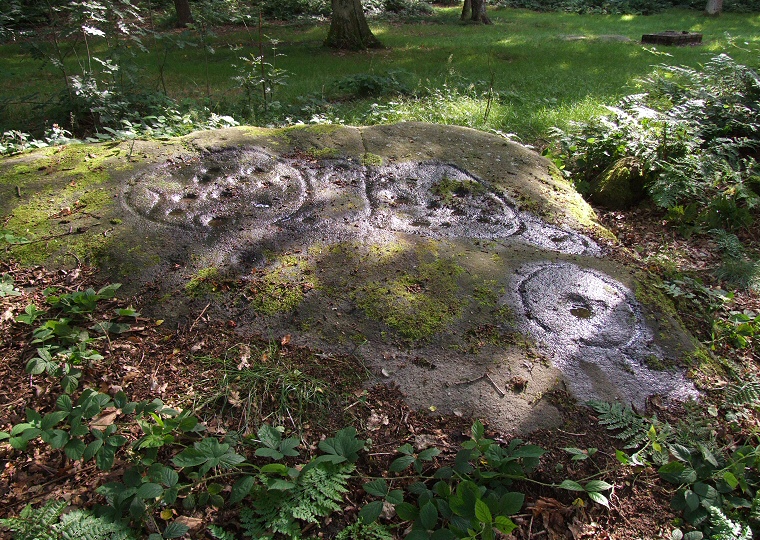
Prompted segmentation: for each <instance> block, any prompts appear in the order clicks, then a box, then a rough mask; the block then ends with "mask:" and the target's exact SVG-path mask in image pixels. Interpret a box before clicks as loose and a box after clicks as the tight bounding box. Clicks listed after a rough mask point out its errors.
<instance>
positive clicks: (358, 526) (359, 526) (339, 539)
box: [335, 521, 394, 540]
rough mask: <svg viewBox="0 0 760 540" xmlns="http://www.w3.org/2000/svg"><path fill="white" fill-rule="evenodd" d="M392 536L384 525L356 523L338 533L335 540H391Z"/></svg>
mask: <svg viewBox="0 0 760 540" xmlns="http://www.w3.org/2000/svg"><path fill="white" fill-rule="evenodd" d="M393 539H394V536H393V534H392V533H391V531H390V530H389V529H388V527H386V526H385V525H382V524H380V523H378V522H376V521H375V522H373V523H370V524H369V525H366V524H364V523H363V522H362V521H357V522H356V523H353V524H351V525H349V526H348V527H346V528H345V529H343V530H342V531H340V532H339V533H338V534H337V535H336V536H335V540H393Z"/></svg>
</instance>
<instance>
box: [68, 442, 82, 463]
mask: <svg viewBox="0 0 760 540" xmlns="http://www.w3.org/2000/svg"><path fill="white" fill-rule="evenodd" d="M63 451H64V453H65V454H66V457H68V458H69V459H71V460H73V461H78V460H80V459H82V457H83V456H84V451H85V444H84V441H82V440H80V439H72V440H70V441H69V442H67V443H66V446H64V447H63Z"/></svg>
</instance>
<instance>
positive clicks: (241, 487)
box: [229, 476, 256, 504]
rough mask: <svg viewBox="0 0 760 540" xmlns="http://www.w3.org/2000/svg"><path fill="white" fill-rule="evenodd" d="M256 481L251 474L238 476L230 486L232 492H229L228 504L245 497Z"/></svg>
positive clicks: (237, 501)
mask: <svg viewBox="0 0 760 540" xmlns="http://www.w3.org/2000/svg"><path fill="white" fill-rule="evenodd" d="M255 482H256V480H255V478H254V477H253V476H242V477H240V478H238V480H237V482H235V483H234V484H233V486H232V492H231V493H230V499H229V503H230V504H236V503H239V502H240V501H242V500H243V499H245V498H246V497H247V496H248V494H249V493H250V492H251V488H253V484H254V483H255Z"/></svg>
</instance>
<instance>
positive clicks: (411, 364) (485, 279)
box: [0, 123, 694, 432]
mask: <svg viewBox="0 0 760 540" xmlns="http://www.w3.org/2000/svg"><path fill="white" fill-rule="evenodd" d="M88 152H91V153H92V155H96V154H98V153H102V154H104V156H105V157H103V158H102V160H100V161H98V165H97V169H96V170H97V171H98V174H101V176H102V178H101V176H98V178H100V179H99V180H98V181H97V182H95V181H94V180H93V183H94V184H96V187H94V188H87V189H97V190H101V191H102V193H101V192H100V191H99V192H98V193H101V195H103V194H104V195H105V196H100V197H99V198H98V199H97V200H98V201H100V204H101V206H100V207H98V208H97V209H95V206H94V203H93V204H91V205H90V206H87V205H84V206H83V205H82V203H81V200H83V199H85V196H86V195H87V194H88V193H90V192H85V191H84V188H82V189H81V190H80V188H78V187H76V186H77V184H76V183H75V184H74V187H71V184H65V185H68V186H69V187H67V188H64V187H61V186H63V185H64V183H62V182H61V181H60V178H61V177H62V175H63V176H64V177H65V174H66V173H64V172H62V170H61V169H56V170H53V169H54V168H55V163H56V162H55V161H54V160H55V153H53V152H51V151H47V152H39V153H37V154H32V155H27V156H23V157H20V158H13V159H7V160H3V161H2V162H0V171H5V173H6V174H7V178H12V179H13V180H9V181H8V182H6V183H2V182H0V190H2V191H0V195H2V196H3V197H8V196H10V198H6V199H4V203H3V206H2V210H3V211H4V212H6V213H7V216H8V219H7V220H6V222H7V223H8V224H10V226H11V227H12V228H14V229H17V231H16V232H19V233H23V232H24V230H23V228H24V227H25V226H26V227H27V234H29V235H31V236H33V237H34V236H35V235H37V236H39V237H42V236H43V235H49V236H50V238H48V239H47V240H46V243H44V249H43V250H41V249H40V246H41V245H43V244H42V242H37V243H35V244H34V245H35V246H37V247H35V248H32V247H21V248H18V249H16V250H15V255H16V256H18V257H20V258H22V259H23V258H24V257H26V259H27V260H28V261H31V260H33V259H34V257H38V258H39V257H47V258H48V259H49V260H53V261H55V260H57V261H59V262H60V261H64V262H65V261H66V254H67V253H76V254H78V256H79V257H80V258H83V259H87V260H91V261H93V262H95V263H97V264H98V265H99V266H100V268H101V269H102V270H103V272H104V275H105V276H108V277H109V278H110V279H111V280H112V281H120V282H123V283H124V289H125V290H126V291H128V292H131V293H135V292H140V293H141V295H142V298H143V299H144V302H145V303H146V305H145V307H144V309H142V308H141V310H142V311H144V312H146V313H151V314H152V315H154V316H156V317H160V318H164V319H167V320H168V321H170V322H169V323H167V324H176V325H180V326H181V325H188V324H190V323H191V322H192V321H193V320H195V318H196V317H197V314H198V312H199V311H200V310H201V309H202V308H204V307H206V306H207V313H208V314H209V315H210V316H212V317H216V318H219V319H221V320H234V321H235V322H236V323H237V328H238V331H239V332H240V335H241V339H245V336H248V335H252V334H258V335H261V336H264V337H274V338H277V337H281V336H284V335H291V340H292V342H294V343H297V344H302V345H307V346H310V347H312V348H315V349H318V350H320V351H321V353H320V354H322V358H323V359H324V364H325V367H326V369H330V361H329V358H330V357H331V355H338V354H353V355H356V356H360V357H361V358H363V359H364V360H365V361H366V363H367V365H368V366H369V367H370V368H371V370H372V373H373V374H374V377H375V379H374V380H375V381H382V382H386V383H388V382H393V383H395V384H397V385H398V386H399V388H400V389H401V391H402V392H403V393H404V394H405V396H406V397H407V400H408V401H409V402H410V404H412V405H413V406H415V407H419V408H423V409H430V408H432V409H435V410H437V411H439V412H443V413H456V414H463V415H472V416H476V417H481V418H484V419H486V420H488V421H489V422H490V423H491V424H492V425H494V426H496V427H499V428H501V429H503V430H506V431H510V430H515V431H522V432H525V431H529V430H532V429H536V428H540V427H549V426H553V425H557V424H559V423H560V422H561V417H560V414H559V412H558V410H557V409H556V408H555V407H554V406H553V405H552V404H551V403H550V402H549V401H548V400H547V399H546V396H547V395H548V394H550V393H551V391H552V390H564V389H567V390H568V391H569V392H571V393H572V394H574V395H575V396H576V397H577V398H579V399H588V398H592V397H596V398H601V399H620V400H623V401H626V402H632V403H635V404H637V405H641V404H643V401H644V400H645V399H646V397H647V396H648V395H651V394H653V393H658V394H661V395H663V396H664V397H666V398H674V399H684V398H686V397H689V396H691V395H694V390H693V388H692V386H691V384H690V383H689V382H688V380H686V379H685V377H684V376H683V375H682V374H681V373H680V372H679V371H678V370H677V369H675V368H674V369H672V370H670V371H657V370H655V369H652V368H650V367H649V364H651V363H652V362H650V361H651V360H652V359H655V360H657V361H656V362H654V364H658V365H659V364H663V363H664V364H669V365H673V364H675V363H677V359H678V358H679V357H682V356H683V355H684V354H687V353H688V352H690V346H691V345H690V343H691V340H690V338H689V336H688V335H687V334H685V332H684V331H683V330H682V329H681V328H680V326H679V325H678V323H677V321H675V320H673V319H672V317H669V316H668V315H667V314H666V313H664V312H663V310H662V309H660V307H659V306H656V305H646V304H642V303H641V302H640V300H638V299H637V298H636V294H634V292H632V291H637V290H638V288H639V287H640V286H641V284H640V283H639V282H638V280H637V276H636V274H635V273H634V272H632V271H631V270H630V269H628V268H625V267H623V266H621V265H619V264H617V263H615V262H613V261H611V260H609V259H608V258H607V257H606V256H605V249H607V248H604V246H603V245H601V244H600V243H599V241H598V240H599V239H601V238H605V237H608V236H609V235H608V233H607V232H606V231H605V230H604V229H603V228H601V227H600V226H599V225H598V224H597V223H596V221H595V217H594V213H593V211H592V210H591V209H590V208H589V207H588V205H586V203H585V202H583V200H582V199H581V198H580V196H579V195H578V194H577V193H576V192H575V191H574V190H573V189H572V187H571V186H570V185H569V184H568V183H567V182H566V181H565V180H563V179H562V177H561V175H559V174H558V172H557V171H556V170H555V169H554V168H553V166H552V165H551V164H550V162H548V161H547V160H545V159H543V158H541V157H540V156H538V155H536V154H535V153H534V152H531V151H530V150H528V149H526V148H524V147H522V146H519V145H517V144H515V143H512V142H510V141H507V140H505V139H503V138H500V137H498V136H495V135H488V134H485V133H481V132H477V131H474V130H469V129H465V128H457V127H450V126H449V127H447V126H433V125H428V124H419V123H407V124H398V125H394V126H375V127H369V128H348V127H337V126H319V127H315V128H296V129H289V130H254V129H250V128H248V129H230V130H220V131H215V132H204V133H199V134H195V135H192V136H189V137H186V138H184V139H182V140H177V141H169V142H168V143H148V142H138V143H137V144H136V149H135V155H137V156H139V161H138V162H135V161H134V159H133V158H131V156H132V149H130V153H129V155H127V154H126V152H125V151H124V147H116V149H115V150H114V148H113V147H112V148H110V149H108V148H107V147H103V146H92V147H91V149H88ZM80 154H81V153H80ZM78 155H79V154H78ZM83 155H90V154H87V153H86V152H85V153H84V154H83ZM92 159H93V160H95V158H92ZM35 160H36V161H35ZM85 161H86V160H85ZM77 166H78V165H77ZM40 167H42V168H45V167H47V168H48V169H49V170H51V171H53V172H52V173H51V174H50V175H49V177H47V178H45V179H39V178H38V177H37V176H35V175H34V171H35V170H42V169H39V168H40ZM84 169H87V167H85V168H84ZM92 169H95V167H90V170H92ZM14 171H15V172H14ZM19 171H21V172H19ZM104 171H105V172H104ZM82 174H83V176H82V178H81V180H80V182H81V183H82V185H85V184H86V183H87V182H86V180H87V177H86V174H87V173H86V172H84V173H82ZM67 181H68V179H67ZM14 182H15V183H19V182H26V183H25V184H24V186H25V189H24V191H23V192H22V196H21V197H17V196H16V197H13V194H14V192H15V189H14ZM32 185H35V186H37V187H38V193H41V194H42V195H35V194H34V192H33V190H31V189H27V187H28V186H32ZM77 197H78V199H77V200H79V201H80V204H79V206H77V205H76V204H75V202H73V201H72V202H69V199H74V198H77ZM85 200H86V199H85ZM51 201H54V202H51ZM61 204H68V205H70V206H72V205H73V208H74V209H75V210H74V211H72V212H70V214H71V215H67V219H66V220H65V221H66V223H61V220H60V219H59V218H56V217H55V216H57V215H58V214H57V213H56V212H55V211H54V210H55V207H57V206H60V205H61ZM82 208H85V210H82ZM25 212H26V213H25ZM23 216H35V217H23ZM25 223H26V225H25ZM35 227H36V229H35ZM80 230H81V234H75V232H77V231H80ZM66 231H68V232H66ZM605 235H607V236H605ZM56 257H58V258H56ZM68 262H69V263H70V262H71V260H69V261H68ZM215 284H216V285H219V284H226V286H219V287H217V286H214V285H215ZM204 285H207V286H208V287H207V288H206V289H204V288H203V286H204ZM663 335H668V336H670V337H672V336H678V339H664V338H663V337H662V336H663ZM519 380H527V381H528V383H527V386H525V385H516V384H514V382H515V381H519Z"/></svg>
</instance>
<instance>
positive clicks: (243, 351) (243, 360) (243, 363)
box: [237, 345, 251, 370]
mask: <svg viewBox="0 0 760 540" xmlns="http://www.w3.org/2000/svg"><path fill="white" fill-rule="evenodd" d="M249 358H251V348H250V347H249V346H248V345H241V346H240V362H239V363H238V365H237V368H238V370H241V369H245V368H248V367H251V366H250V364H249V363H248V359H249Z"/></svg>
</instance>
